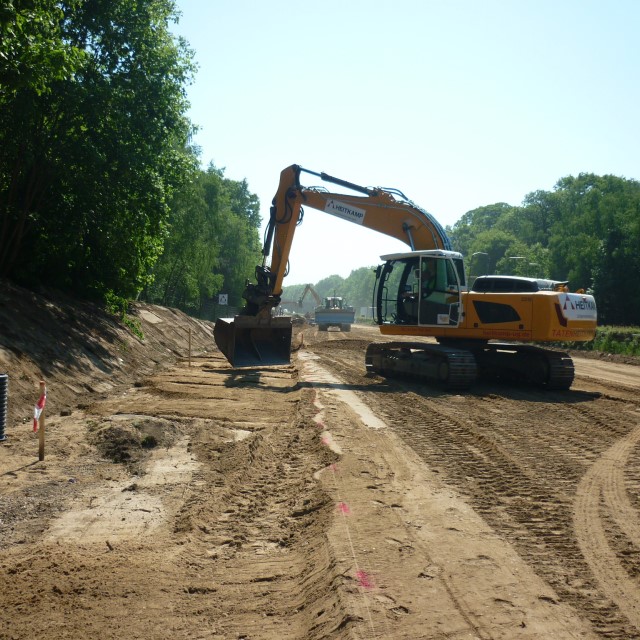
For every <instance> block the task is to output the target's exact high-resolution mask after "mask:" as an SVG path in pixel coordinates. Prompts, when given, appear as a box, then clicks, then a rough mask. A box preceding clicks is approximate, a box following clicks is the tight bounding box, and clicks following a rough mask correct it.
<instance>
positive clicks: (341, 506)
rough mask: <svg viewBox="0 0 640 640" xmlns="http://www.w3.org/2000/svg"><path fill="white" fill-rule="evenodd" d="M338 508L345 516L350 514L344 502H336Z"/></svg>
mask: <svg viewBox="0 0 640 640" xmlns="http://www.w3.org/2000/svg"><path fill="white" fill-rule="evenodd" d="M338 510H339V511H340V512H341V513H343V514H344V515H345V516H348V515H351V510H350V509H349V505H348V504H347V503H346V502H338Z"/></svg>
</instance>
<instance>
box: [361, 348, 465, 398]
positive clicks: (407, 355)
mask: <svg viewBox="0 0 640 640" xmlns="http://www.w3.org/2000/svg"><path fill="white" fill-rule="evenodd" d="M365 366H366V368H367V371H368V372H369V373H376V374H380V375H389V376H408V377H411V378H414V379H420V380H425V381H427V382H430V383H435V384H437V385H438V386H441V387H444V388H446V389H452V390H454V389H469V388H470V387H471V385H472V384H473V383H474V382H475V380H476V375H477V367H476V361H475V358H474V356H473V354H472V353H471V351H468V350H466V349H456V348H454V347H448V346H443V345H437V344H426V343H423V342H383V343H372V344H370V345H369V346H368V347H367V352H366V355H365Z"/></svg>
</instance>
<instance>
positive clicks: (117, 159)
mask: <svg viewBox="0 0 640 640" xmlns="http://www.w3.org/2000/svg"><path fill="white" fill-rule="evenodd" d="M177 19H178V14H177V11H176V8H175V4H174V2H172V1H170V0H111V1H110V2H94V1H91V2H87V1H86V0H62V1H60V0H32V1H30V2H19V1H17V0H16V1H14V2H8V3H4V5H3V7H2V9H1V10H0V214H1V217H2V220H1V223H0V277H4V278H9V279H11V280H13V281H15V282H18V283H20V284H23V285H25V286H28V287H31V288H37V287H49V288H57V289H61V290H66V291H70V292H73V293H74V294H76V295H78V296H82V297H87V298H97V299H105V300H111V301H113V300H116V301H120V302H123V301H126V300H128V299H133V298H136V297H139V296H142V297H144V298H146V299H148V300H151V301H154V302H160V303H162V304H166V305H171V306H178V307H181V308H183V309H185V310H188V311H190V312H192V313H199V312H202V309H203V305H204V304H205V303H206V301H207V300H209V299H211V297H212V296H213V295H214V294H216V293H217V292H219V291H220V290H222V289H223V288H224V289H228V290H230V291H238V290H241V288H242V286H243V284H244V281H245V279H246V278H247V277H250V276H251V274H252V272H253V268H254V266H255V262H256V260H257V254H258V253H259V231H258V229H259V226H260V218H259V215H258V209H259V203H258V199H257V197H256V196H255V195H253V194H251V193H250V192H249V189H248V185H247V184H246V182H245V181H241V182H237V181H232V180H228V179H226V178H225V177H224V171H223V170H221V169H216V168H215V167H213V166H209V167H208V169H206V170H203V169H201V168H200V165H199V150H198V149H197V148H196V147H194V146H193V145H192V144H191V138H192V135H193V133H194V131H195V127H194V125H193V124H192V123H191V122H190V120H189V119H188V117H187V115H186V113H187V110H188V107H189V104H188V101H187V99H186V87H187V86H188V85H189V83H191V82H192V81H193V77H194V74H195V71H196V65H195V63H194V53H193V51H191V50H190V48H189V46H188V43H187V42H185V41H184V40H183V39H181V38H177V37H175V36H173V35H172V33H171V31H170V26H171V25H172V24H173V23H175V22H176V21H177Z"/></svg>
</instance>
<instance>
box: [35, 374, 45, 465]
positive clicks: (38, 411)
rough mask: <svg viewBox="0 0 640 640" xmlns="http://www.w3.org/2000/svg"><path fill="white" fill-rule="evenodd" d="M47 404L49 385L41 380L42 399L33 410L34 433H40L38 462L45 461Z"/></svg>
mask: <svg viewBox="0 0 640 640" xmlns="http://www.w3.org/2000/svg"><path fill="white" fill-rule="evenodd" d="M46 404H47V385H46V384H45V382H44V380H40V398H39V399H38V402H36V406H35V407H34V409H33V431H34V433H35V432H36V431H37V432H38V460H40V462H42V461H43V460H44V408H45V406H46Z"/></svg>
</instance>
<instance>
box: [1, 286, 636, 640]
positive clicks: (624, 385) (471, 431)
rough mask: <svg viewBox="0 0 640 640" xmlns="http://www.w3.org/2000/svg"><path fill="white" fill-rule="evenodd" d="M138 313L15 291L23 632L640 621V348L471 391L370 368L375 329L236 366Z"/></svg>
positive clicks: (7, 490)
mask: <svg viewBox="0 0 640 640" xmlns="http://www.w3.org/2000/svg"><path fill="white" fill-rule="evenodd" d="M133 317H135V318H137V319H138V320H139V322H140V326H141V328H142V330H143V332H144V339H143V340H139V339H138V338H136V337H135V336H133V335H132V334H130V333H128V332H127V331H126V330H124V329H123V328H122V327H120V326H119V325H118V323H117V322H115V321H114V320H113V319H112V318H109V317H108V316H104V315H102V314H101V313H100V312H99V311H98V310H97V309H94V308H91V307H90V306H84V307H77V305H73V304H72V301H68V300H64V299H62V298H60V297H55V298H53V297H42V296H30V295H29V294H27V293H26V292H23V291H20V290H18V289H16V288H12V287H8V286H7V285H3V286H2V287H1V288H0V322H1V323H2V326H3V331H2V333H0V372H1V371H2V370H3V369H4V370H5V371H6V372H7V373H8V374H9V375H10V382H9V385H10V386H9V416H10V419H9V422H8V424H7V428H6V435H7V436H8V438H7V440H6V441H5V442H4V444H2V445H0V584H1V585H2V596H3V597H2V606H0V638H15V639H23V638H24V639H26V638H29V639H31V638H35V637H38V638H41V639H56V640H57V639H59V638H78V639H80V638H83V639H84V638H101V639H102V638H105V639H110V638H140V639H154V640H155V639H161V638H163V639H164V638H168V637H172V638H189V639H191V638H193V639H205V638H207V639H215V640H222V639H225V640H227V639H228V640H240V639H244V640H257V639H262V640H281V639H282V640H287V639H300V640H302V639H305V640H306V639H310V640H313V639H316V638H317V639H320V638H344V639H352V638H353V639H356V638H376V639H377V638H388V639H394V640H395V639H405V638H406V639H419V638H434V639H435V638H452V639H456V640H457V639H463V638H464V639H467V638H469V639H471V638H481V639H487V638H504V639H512V638H536V639H539V638H620V639H622V638H625V639H628V638H640V584H639V582H638V580H639V578H638V576H639V575H640V556H639V554H638V550H639V549H640V519H639V517H638V509H639V508H640V448H639V446H638V445H639V443H640V394H639V390H640V389H639V387H640V376H638V372H639V371H640V370H639V369H638V368H637V367H636V366H633V365H631V364H623V363H615V362H611V359H607V360H602V361H601V360H596V359H588V360H587V359H583V358H577V357H576V358H575V361H576V370H577V377H576V381H575V383H574V386H573V388H572V389H571V390H570V391H566V392H553V393H549V392H546V393H545V392H542V391H541V390H538V389H532V388H527V387H521V386H515V385H514V386H507V387H505V386H501V387H499V386H490V385H482V384H479V385H477V386H476V387H475V388H474V389H473V390H472V392H470V393H467V394H463V395H458V394H450V393H445V392H443V391H439V390H435V389H430V388H427V387H425V386H423V385H417V384H412V383H410V382H408V381H401V380H386V379H384V378H381V377H377V376H367V375H366V373H365V370H364V349H365V348H366V345H367V344H368V343H369V342H371V341H374V340H378V339H380V337H379V335H378V333H377V330H376V329H375V328H373V327H365V326H356V327H354V328H353V331H352V332H351V333H348V334H344V333H341V332H337V331H329V332H317V331H316V330H315V328H313V327H302V328H301V329H299V330H298V331H297V333H296V336H295V344H296V351H295V352H294V356H293V359H292V363H291V365H288V366H282V367H269V368H255V369H238V370H234V369H232V368H231V367H230V366H229V365H228V363H227V362H226V361H225V360H224V358H223V357H222V356H221V354H220V353H219V352H218V351H217V349H216V348H215V346H214V343H213V340H212V338H211V326H210V325H208V324H207V323H203V322H197V321H193V320H191V319H189V318H187V317H186V316H184V315H183V314H181V313H179V312H177V311H175V310H168V309H162V308H158V307H149V306H145V305H138V306H136V308H135V309H134V311H133ZM189 329H191V331H189ZM189 335H190V336H191V357H190V358H189ZM41 377H44V379H45V380H46V382H47V388H48V399H47V407H46V410H45V411H46V413H45V416H46V431H45V434H46V454H45V459H44V461H39V460H38V436H37V434H34V433H33V430H32V424H31V423H32V413H33V404H34V403H35V400H36V399H37V395H38V381H39V379H40V378H41Z"/></svg>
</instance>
